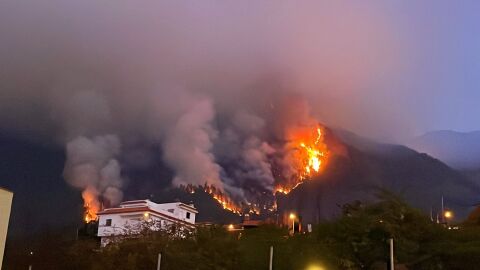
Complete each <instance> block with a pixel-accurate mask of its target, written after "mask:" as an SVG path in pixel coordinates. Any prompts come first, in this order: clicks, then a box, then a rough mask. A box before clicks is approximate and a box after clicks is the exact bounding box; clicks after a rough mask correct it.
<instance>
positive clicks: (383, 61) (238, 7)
mask: <svg viewBox="0 0 480 270" xmlns="http://www.w3.org/2000/svg"><path fill="white" fill-rule="evenodd" d="M294 2H295V3H294ZM0 5H1V8H0V15H1V16H0V25H1V26H0V38H1V39H2V44H1V45H0V60H1V62H2V67H1V69H0V78H1V81H2V83H1V84H0V86H1V91H2V93H3V94H2V96H1V97H0V104H1V107H2V108H1V109H0V112H1V114H2V116H1V118H0V124H1V126H2V127H3V129H4V130H23V131H25V130H28V131H29V132H30V131H31V130H34V132H33V134H35V132H39V131H38V130H42V127H38V126H37V125H39V124H38V123H42V126H45V125H46V126H48V129H50V130H52V129H53V130H56V131H55V132H56V133H65V131H62V129H69V127H65V122H67V121H68V120H66V119H60V118H62V117H61V116H57V115H55V114H57V113H58V114H64V112H63V110H64V108H60V107H64V104H65V98H64V97H62V95H63V94H65V95H69V94H66V93H72V92H76V91H78V89H80V88H84V89H87V88H88V89H93V91H95V92H100V93H105V92H108V93H107V95H110V96H116V98H118V99H119V100H120V101H109V102H113V103H117V104H120V105H119V106H118V107H128V109H126V110H129V111H134V112H138V108H132V107H133V105H131V104H127V105H125V99H129V95H132V94H131V93H132V92H136V93H141V94H140V95H141V96H143V97H145V98H146V99H149V98H151V96H150V94H146V92H149V90H144V89H147V88H154V87H159V88H160V87H164V85H169V88H171V87H180V88H182V87H183V88H191V89H194V88H195V90H191V91H197V89H199V88H203V90H200V91H204V92H208V91H210V93H213V94H210V93H209V94H208V95H214V96H215V97H214V98H213V99H215V100H220V101H215V102H216V104H217V105H218V106H222V104H226V102H225V100H226V99H227V100H228V96H231V97H232V96H237V93H239V92H243V91H245V90H244V88H242V87H245V86H246V85H254V84H256V83H258V81H262V80H264V79H265V78H267V77H269V76H270V77H271V76H277V78H276V79H279V78H280V80H282V81H283V82H288V83H287V84H288V86H287V87H286V88H290V89H293V91H295V92H300V93H301V94H302V95H304V96H306V98H307V99H308V100H309V102H310V106H311V107H312V108H313V111H314V114H315V115H316V117H317V118H319V119H320V120H321V121H323V122H326V123H328V124H329V125H331V126H336V127H341V128H345V129H349V130H352V131H354V132H357V133H359V134H361V135H365V136H369V137H373V138H377V139H382V140H386V141H402V140H404V139H405V138H408V137H411V136H414V135H418V134H422V133H424V132H427V131H431V130H438V129H453V130H458V131H470V130H476V129H480V123H479V122H478V121H477V115H479V113H480V106H477V103H478V101H479V100H480V91H479V90H478V86H479V85H480V76H479V75H480V51H479V48H480V33H479V32H480V28H479V27H478V25H480V17H479V16H477V15H478V10H479V9H480V4H479V3H478V1H462V2H457V3H454V2H451V1H421V2H419V1H390V2H385V1H365V2H362V3H352V2H349V1H335V2H334V3H333V2H328V1H301V2H298V1H264V2H262V3H258V2H255V1H242V3H233V2H230V3H220V2H218V1H202V2H201V3H200V2H194V1H178V2H175V3H172V2H163V3H157V2H155V1H146V2H144V3H142V4H138V3H133V2H128V1H125V2H120V3H118V2H116V3H111V2H107V1H101V2H98V1H83V2H82V3H78V2H76V1H53V0H50V1H46V0H42V1H10V0H8V1H2V3H1V4H0ZM274 74H275V75H274ZM259 78H260V79H259ZM273 80H275V79H273ZM127 84H129V85H128V86H129V89H120V88H122V87H123V88H126V87H124V86H125V85H127ZM229 84H230V85H231V86H232V87H229V86H228V85H229ZM118 85H121V87H118ZM114 88H118V89H114ZM205 88H210V89H208V91H205V90H204V89H205ZM215 88H216V89H215ZM226 88H231V89H226ZM112 89H113V90H112ZM129 92H130V93H129ZM159 92H161V91H159ZM165 92H172V91H165ZM109 99H115V97H114V98H110V97H109ZM232 99H235V98H232ZM138 102H143V101H138ZM127 103H128V102H127ZM225 106H227V105H225ZM128 114H129V115H132V114H133V112H132V113H128ZM32 118H33V119H35V121H32ZM34 122H37V123H34ZM59 130H60V131H59ZM42 132H43V133H45V131H40V133H42ZM46 133H47V134H48V132H46ZM58 136H59V135H58V134H56V135H55V137H58ZM60 136H63V135H60Z"/></svg>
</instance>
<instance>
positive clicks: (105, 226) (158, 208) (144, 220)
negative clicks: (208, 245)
mask: <svg viewBox="0 0 480 270" xmlns="http://www.w3.org/2000/svg"><path fill="white" fill-rule="evenodd" d="M196 214H198V211H197V210H196V209H195V207H194V206H193V205H192V204H185V203H181V202H175V203H162V204H157V203H154V202H152V201H150V200H136V201H126V202H122V203H121V204H120V206H119V207H117V208H107V209H105V210H103V211H101V212H99V213H98V214H97V215H98V233H97V235H98V236H99V237H100V238H101V246H106V245H107V244H108V243H110V242H111V241H112V240H113V239H114V238H115V237H118V236H125V235H135V234H136V233H137V232H138V230H139V229H140V228H142V226H144V225H147V226H149V224H153V225H152V226H151V229H153V230H158V229H166V228H169V227H170V226H172V225H178V226H180V228H189V229H193V228H195V216H196Z"/></svg>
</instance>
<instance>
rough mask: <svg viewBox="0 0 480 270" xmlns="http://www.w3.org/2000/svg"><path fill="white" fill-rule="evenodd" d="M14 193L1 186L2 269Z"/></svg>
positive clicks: (0, 265) (0, 261) (0, 259)
mask: <svg viewBox="0 0 480 270" xmlns="http://www.w3.org/2000/svg"><path fill="white" fill-rule="evenodd" d="M12 199H13V193H12V192H10V191H8V190H6V189H2V188H0V269H2V262H3V253H4V251H5V242H6V240H7V231H8V221H9V220H10V210H11V208H12Z"/></svg>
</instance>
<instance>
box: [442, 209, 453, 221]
mask: <svg viewBox="0 0 480 270" xmlns="http://www.w3.org/2000/svg"><path fill="white" fill-rule="evenodd" d="M443 216H444V217H445V218H446V219H451V218H452V217H453V212H452V211H450V210H447V211H445V213H443Z"/></svg>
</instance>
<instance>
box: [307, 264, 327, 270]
mask: <svg viewBox="0 0 480 270" xmlns="http://www.w3.org/2000/svg"><path fill="white" fill-rule="evenodd" d="M306 270H325V268H324V267H322V266H320V265H318V264H310V265H309V266H307V269H306Z"/></svg>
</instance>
